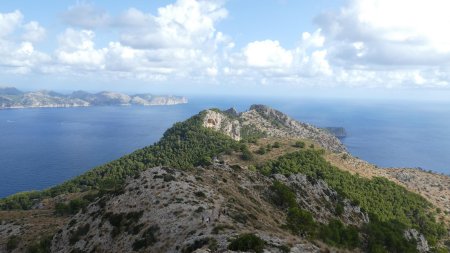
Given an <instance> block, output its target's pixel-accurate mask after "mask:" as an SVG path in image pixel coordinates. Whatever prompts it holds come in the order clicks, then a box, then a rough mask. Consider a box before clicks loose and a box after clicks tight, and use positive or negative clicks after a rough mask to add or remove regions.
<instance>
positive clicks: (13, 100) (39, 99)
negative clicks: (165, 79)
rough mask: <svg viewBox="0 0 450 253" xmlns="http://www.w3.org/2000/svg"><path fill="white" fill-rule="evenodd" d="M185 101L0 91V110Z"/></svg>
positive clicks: (106, 94) (181, 100)
mask: <svg viewBox="0 0 450 253" xmlns="http://www.w3.org/2000/svg"><path fill="white" fill-rule="evenodd" d="M187 102H188V99H187V98H186V97H180V96H155V95H152V94H136V95H127V94H124V93H118V92H111V91H102V92H99V93H95V94H94V93H89V92H86V91H74V92H72V93H71V94H68V95H65V94H61V93H57V92H54V91H47V90H40V91H33V92H22V91H20V90H18V89H16V88H13V87H6V88H0V109H6V108H33V107H79V106H105V105H148V106H150V105H176V104H186V103H187Z"/></svg>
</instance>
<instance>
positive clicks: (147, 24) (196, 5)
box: [118, 0, 227, 49]
mask: <svg viewBox="0 0 450 253" xmlns="http://www.w3.org/2000/svg"><path fill="white" fill-rule="evenodd" d="M226 16H227V11H226V9H225V8H224V7H223V3H221V2H217V1H196V0H178V1H177V2H175V3H174V4H169V5H167V6H165V7H161V8H159V9H158V14H157V15H156V16H153V15H151V14H144V13H142V12H141V11H139V10H137V9H134V8H132V9H129V10H127V11H126V12H125V13H124V14H123V15H122V16H121V17H120V18H119V19H118V20H119V22H118V25H124V26H127V27H126V29H124V31H123V33H122V35H121V42H122V43H123V44H124V45H128V46H131V47H134V48H150V49H155V48H193V47H199V46H203V45H205V44H208V43H211V41H213V40H214V38H215V35H216V29H215V23H216V22H217V21H219V20H221V19H223V18H225V17H226Z"/></svg>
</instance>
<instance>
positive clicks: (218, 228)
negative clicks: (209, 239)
mask: <svg viewBox="0 0 450 253" xmlns="http://www.w3.org/2000/svg"><path fill="white" fill-rule="evenodd" d="M233 228H234V227H233V226H231V225H227V224H224V225H217V226H215V227H214V228H213V230H212V233H213V234H215V235H217V234H219V233H220V232H221V231H223V230H225V229H233Z"/></svg>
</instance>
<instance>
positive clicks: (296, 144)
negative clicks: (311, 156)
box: [294, 141, 305, 148]
mask: <svg viewBox="0 0 450 253" xmlns="http://www.w3.org/2000/svg"><path fill="white" fill-rule="evenodd" d="M294 147H296V148H304V147H305V143H304V142H303V141H296V142H295V144H294Z"/></svg>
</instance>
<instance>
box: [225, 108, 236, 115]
mask: <svg viewBox="0 0 450 253" xmlns="http://www.w3.org/2000/svg"><path fill="white" fill-rule="evenodd" d="M224 113H225V114H228V115H229V116H232V117H239V112H238V111H237V110H236V109H235V108H234V107H231V108H230V109H228V110H225V111H224Z"/></svg>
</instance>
